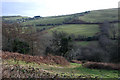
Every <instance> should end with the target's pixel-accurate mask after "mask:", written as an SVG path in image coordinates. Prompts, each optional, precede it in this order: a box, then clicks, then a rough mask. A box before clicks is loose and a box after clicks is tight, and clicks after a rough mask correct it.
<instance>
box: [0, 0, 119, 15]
mask: <svg viewBox="0 0 120 80" xmlns="http://www.w3.org/2000/svg"><path fill="white" fill-rule="evenodd" d="M118 2H119V0H2V15H5V16H8V15H9V16H10V15H21V16H31V17H32V16H35V15H40V16H57V15H65V14H73V13H79V12H84V11H89V10H99V9H108V8H117V7H118Z"/></svg>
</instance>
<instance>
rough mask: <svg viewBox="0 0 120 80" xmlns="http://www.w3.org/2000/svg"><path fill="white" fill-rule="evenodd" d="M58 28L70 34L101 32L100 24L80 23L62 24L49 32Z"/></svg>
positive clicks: (87, 34) (88, 34) (86, 34)
mask: <svg viewBox="0 0 120 80" xmlns="http://www.w3.org/2000/svg"><path fill="white" fill-rule="evenodd" d="M56 30H57V31H63V32H66V33H68V34H74V35H84V36H93V35H95V34H96V33H97V32H99V26H98V25H79V24H72V25H61V26H58V27H55V28H52V29H49V30H48V32H52V31H56Z"/></svg>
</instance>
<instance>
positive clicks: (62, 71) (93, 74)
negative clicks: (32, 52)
mask: <svg viewBox="0 0 120 80" xmlns="http://www.w3.org/2000/svg"><path fill="white" fill-rule="evenodd" d="M3 64H5V65H7V66H14V65H19V66H20V67H22V68H23V70H22V72H23V73H24V74H26V73H27V72H28V71H29V68H30V69H34V70H35V71H39V70H42V71H44V76H46V77H47V76H49V75H52V76H53V77H55V76H56V75H57V76H56V77H55V78H98V79H99V78H118V71H117V70H102V69H88V68H85V67H83V66H82V65H81V64H77V63H70V65H69V66H60V65H55V64H54V65H48V64H44V63H41V64H40V65H38V64H36V63H26V62H24V61H15V60H3ZM26 67H27V68H26ZM24 68H26V69H24ZM18 70H19V68H18ZM13 72H14V70H13ZM27 74H28V73H27ZM27 74H26V75H27ZM34 74H35V73H34ZM3 76H4V75H3ZM11 77H13V78H14V77H15V76H14V75H12V74H11ZM21 77H24V76H21ZM26 77H27V76H26ZM32 77H35V76H32ZM39 77H40V76H39Z"/></svg>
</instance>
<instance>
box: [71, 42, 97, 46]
mask: <svg viewBox="0 0 120 80" xmlns="http://www.w3.org/2000/svg"><path fill="white" fill-rule="evenodd" d="M73 43H74V44H77V45H80V46H88V45H93V44H94V45H97V44H98V41H74V42H73Z"/></svg>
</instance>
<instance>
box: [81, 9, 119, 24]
mask: <svg viewBox="0 0 120 80" xmlns="http://www.w3.org/2000/svg"><path fill="white" fill-rule="evenodd" d="M79 19H80V20H83V21H87V22H103V21H106V20H107V21H114V20H118V10H117V9H105V10H96V11H91V12H90V13H89V14H87V15H85V16H80V17H79Z"/></svg>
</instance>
